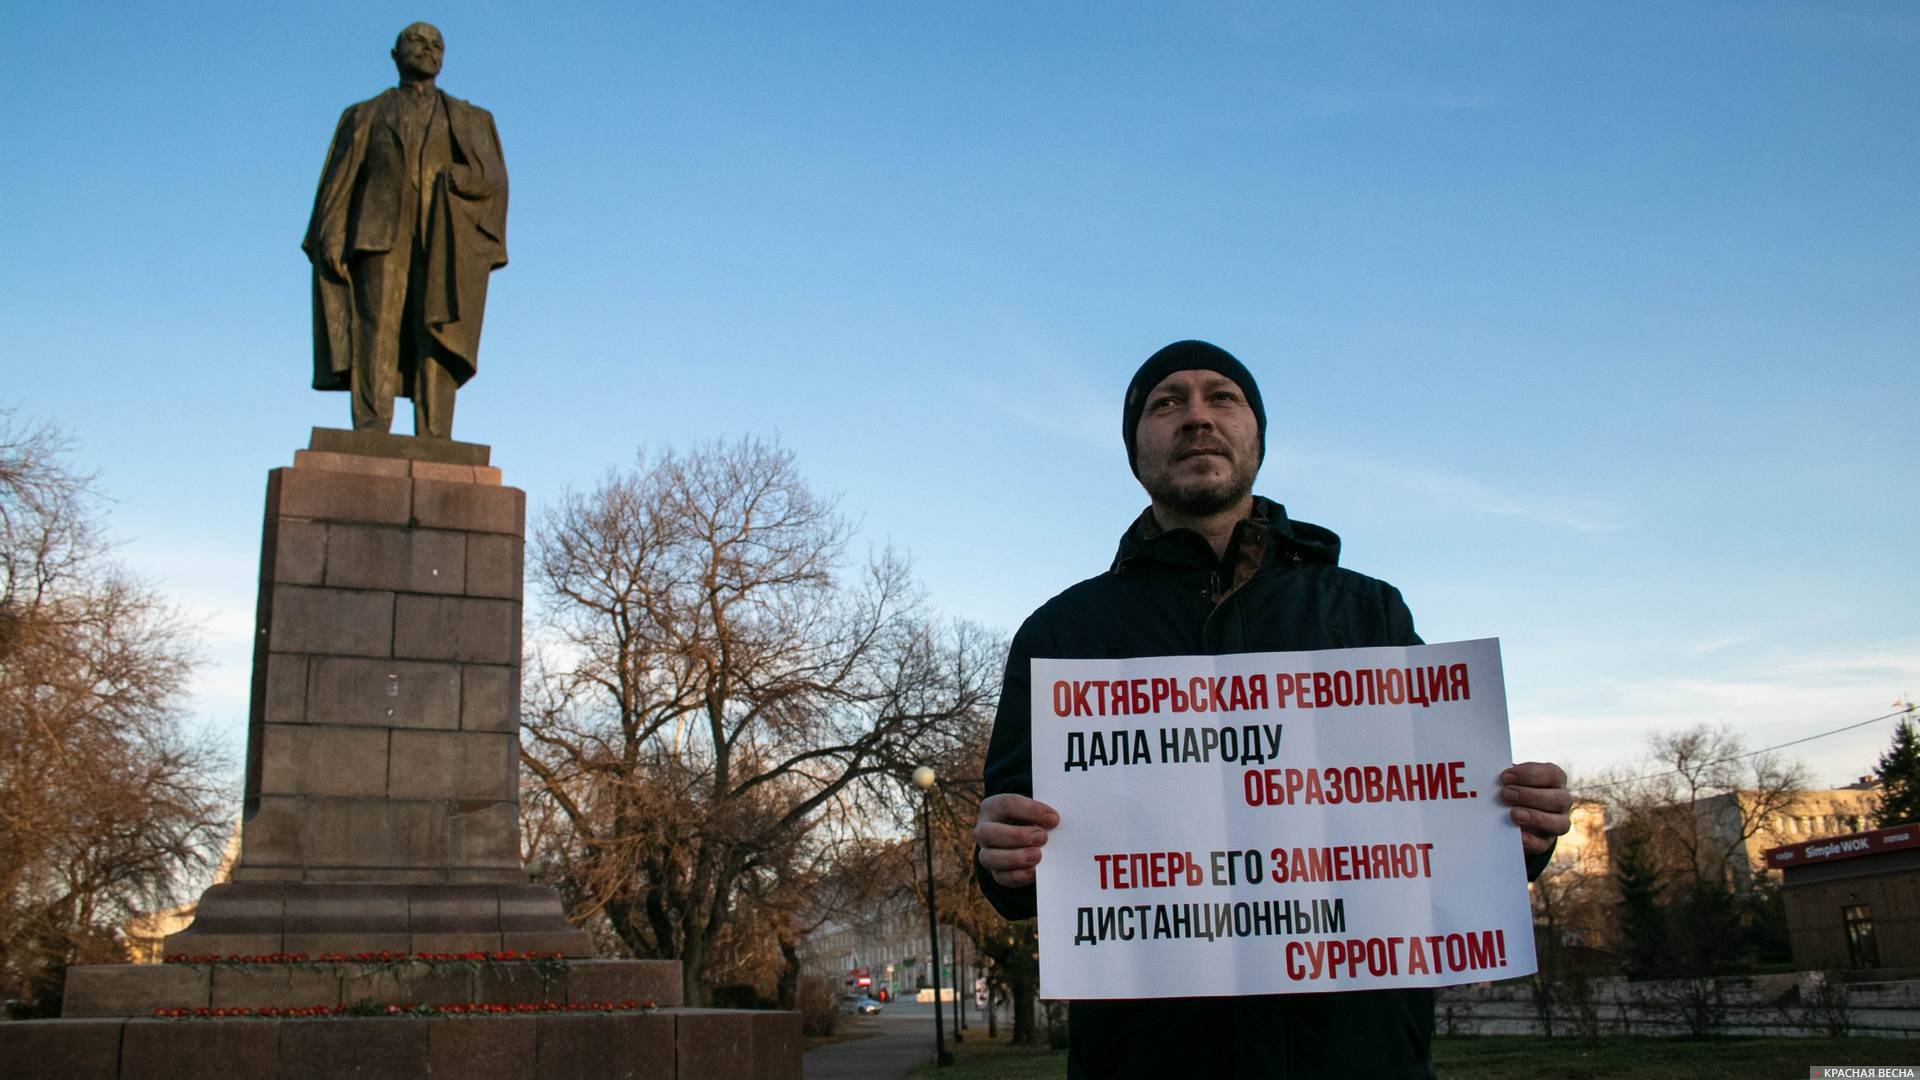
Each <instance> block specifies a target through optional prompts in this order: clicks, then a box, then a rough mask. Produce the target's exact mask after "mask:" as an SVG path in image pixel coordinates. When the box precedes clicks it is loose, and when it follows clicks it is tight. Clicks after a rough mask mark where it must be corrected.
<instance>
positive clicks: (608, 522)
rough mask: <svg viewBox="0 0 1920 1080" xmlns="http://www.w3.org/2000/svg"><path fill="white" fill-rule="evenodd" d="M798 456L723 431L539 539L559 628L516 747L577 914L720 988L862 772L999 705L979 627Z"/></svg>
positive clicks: (546, 603)
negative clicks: (750, 912)
mask: <svg viewBox="0 0 1920 1080" xmlns="http://www.w3.org/2000/svg"><path fill="white" fill-rule="evenodd" d="M851 538H852V531H851V528H850V526H849V525H848V524H847V522H846V521H845V520H844V519H842V518H841V517H840V516H839V515H838V514H837V512H836V511H835V509H834V506H833V504H832V502H831V501H829V500H824V499H821V498H819V497H817V496H815V495H814V494H813V493H812V492H811V491H810V490H809V489H808V487H807V485H806V484H805V482H804V481H803V480H802V479H801V477H800V475H799V473H798V471H797V469H796V467H795V465H794V462H793V457H792V455H791V454H790V453H788V452H786V451H784V450H780V449H778V448H775V447H769V446H767V445H765V444H762V443H759V442H753V441H742V442H739V443H735V444H731V445H710V446H706V447H702V448H700V449H697V450H695V451H693V452H691V453H688V454H685V455H681V454H676V453H671V452H670V453H667V454H665V455H664V456H662V457H660V458H659V459H658V460H657V461H653V462H647V461H646V460H644V459H642V460H641V461H640V462H639V463H638V464H637V465H636V466H635V467H634V468H633V469H631V470H627V471H624V472H615V473H611V474H609V475H608V476H607V477H605V478H604V479H603V480H602V481H601V482H600V483H599V484H598V485H597V486H596V487H594V488H593V489H592V490H591V491H588V492H585V493H574V492H569V493H568V494H566V495H565V496H564V497H563V498H562V500H561V501H560V503H559V505H558V506H556V507H555V508H554V509H553V510H552V511H551V512H550V513H548V514H547V515H546V517H545V519H544V521H543V522H542V523H541V525H540V527H539V528H538V530H537V531H536V535H535V540H534V546H535V550H534V558H533V560H532V561H533V565H534V568H535V571H534V572H535V577H536V581H537V583H538V586H539V588H540V591H541V592H542V594H543V596H542V601H543V602H542V605H541V610H542V612H543V616H544V621H543V624H542V626H543V629H544V634H545V636H546V637H548V638H549V639H551V643H550V645H549V646H547V647H546V648H545V649H544V651H543V652H541V653H540V654H538V655H537V656H536V657H535V659H534V660H533V662H531V663H530V664H529V671H530V673H531V674H532V676H533V678H532V679H531V680H530V682H529V687H530V688H529V691H528V699H527V703H526V705H525V706H524V707H523V709H522V712H523V718H524V731H525V734H526V739H525V743H524V750H523V756H524V759H525V762H526V766H527V769H528V771H529V772H530V773H531V775H532V776H533V778H534V787H535V788H536V792H535V797H536V798H538V799H544V800H549V801H550V802H551V804H552V806H553V807H554V808H555V810H556V812H557V815H558V817H559V818H561V819H564V820H565V821H566V823H567V825H568V834H569V835H568V846H567V849H566V851H565V852H564V853H563V856H562V861H563V863H564V870H563V873H564V876H565V877H566V878H567V879H568V881H569V884H568V886H567V889H568V891H569V892H570V893H571V894H572V895H574V896H576V897H577V898H578V905H577V907H576V915H581V914H586V913H591V912H593V911H598V912H601V913H604V915H605V916H606V918H607V920H608V922H609V924H610V926H611V929H612V931H613V933H614V934H616V935H617V936H618V937H619V939H620V940H621V941H622V942H623V943H624V944H625V946H626V947H627V948H628V949H629V950H630V951H631V952H633V953H634V954H636V955H642V956H659V957H671V958H677V959H679V960H680V961H681V963H682V966H683V972H684V979H685V990H686V995H687V1000H688V1001H690V1002H703V1001H705V1000H707V997H706V995H707V993H708V989H709V984H710V982H711V980H710V979H709V977H708V976H709V972H708V965H709V961H710V949H711V947H712V945H713V943H714V942H715V941H717V940H719V939H720V937H721V936H722V934H723V933H725V932H726V927H727V924H728V921H729V917H730V916H731V915H732V914H733V912H734V911H735V908H736V905H737V904H738V903H739V902H740V901H741V898H742V897H743V896H744V895H747V894H748V892H749V891H750V890H749V886H753V887H754V889H753V890H752V891H755V892H757V894H759V895H770V894H772V893H776V892H778V890H772V889H768V888H767V887H766V881H765V880H764V879H765V877H766V876H767V875H773V876H774V877H775V878H777V877H779V876H780V875H781V874H783V873H785V872H787V871H786V870H784V869H782V868H783V867H791V866H793V865H797V864H799V863H801V862H804V861H806V859H807V858H809V853H808V851H807V850H806V843H805V841H806V838H807V837H808V835H809V834H810V833H811V832H812V830H813V829H815V828H816V827H817V826H818V825H819V824H820V823H821V821H822V820H824V819H825V817H826V816H827V812H828V811H829V810H830V809H831V808H832V807H833V806H834V805H835V800H836V799H839V798H840V797H841V796H842V795H843V794H845V793H847V792H848V788H849V786H850V785H852V784H854V783H855V782H856V781H858V780H859V779H860V778H862V777H865V776H870V775H873V774H876V773H880V772H884V771H886V770H888V769H890V768H893V767H895V765H896V763H898V762H902V761H911V760H915V759H917V758H922V757H925V756H927V755H929V754H931V753H934V752H935V751H936V749H937V747H939V746H940V745H942V744H945V743H947V742H951V741H952V740H953V738H954V732H955V730H956V728H957V727H958V726H959V725H961V724H964V723H966V722H968V721H969V719H970V718H971V717H973V716H975V715H976V713H977V712H978V710H979V709H980V707H981V703H982V702H985V701H988V700H990V698H989V695H990V694H991V692H992V687H993V682H992V679H991V677H990V676H988V675H987V674H985V673H984V672H983V671H981V670H976V669H975V666H974V665H972V663H971V660H972V657H971V654H970V653H969V652H968V650H967V649H966V648H965V647H964V644H965V638H966V634H967V631H965V630H964V628H952V627H941V626H938V625H935V624H933V623H931V622H929V621H928V620H927V619H926V618H924V617H923V616H922V615H921V614H920V611H919V597H918V594H917V591H916V589H915V588H914V586H913V584H912V582H911V579H910V575H909V573H908V568H907V565H906V563H905V562H904V561H903V560H902V559H900V558H898V557H896V556H894V555H893V554H892V553H890V552H883V553H880V554H878V555H875V556H873V557H871V558H869V559H868V560H866V562H865V563H864V565H859V566H853V565H850V564H851V560H850V559H849V558H848V556H847V548H848V546H849V543H850V541H851Z"/></svg>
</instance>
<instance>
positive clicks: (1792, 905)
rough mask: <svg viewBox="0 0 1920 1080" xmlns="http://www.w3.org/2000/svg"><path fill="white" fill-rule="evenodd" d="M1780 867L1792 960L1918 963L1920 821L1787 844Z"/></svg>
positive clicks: (1773, 854) (1774, 859) (1776, 858)
mask: <svg viewBox="0 0 1920 1080" xmlns="http://www.w3.org/2000/svg"><path fill="white" fill-rule="evenodd" d="M1766 859H1767V865H1768V866H1769V867H1771V868H1773V869H1775V870H1778V871H1780V875H1781V898H1782V900H1784V901H1785V903H1786V908H1787V935H1788V938H1789V940H1790V942H1791V943H1792V947H1793V962H1794V966H1795V967H1798V968H1800V969H1802V970H1806V971H1829V970H1855V971H1870V970H1880V969H1888V968H1909V969H1911V968H1920V825H1897V826H1894V827H1893V828H1890V829H1873V830H1871V831H1867V832H1850V833H1843V834H1841V835H1838V836H1824V837H1820V838H1818V839H1813V840H1802V841H1800V842H1798V843H1793V844H1784V845H1782V846H1780V847H1776V848H1773V849H1771V850H1769V851H1768V852H1767V853H1766Z"/></svg>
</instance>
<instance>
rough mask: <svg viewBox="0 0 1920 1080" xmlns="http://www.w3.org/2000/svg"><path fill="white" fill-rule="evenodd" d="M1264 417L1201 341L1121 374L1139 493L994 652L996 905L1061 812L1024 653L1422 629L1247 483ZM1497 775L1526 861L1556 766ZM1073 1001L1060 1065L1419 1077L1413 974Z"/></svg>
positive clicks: (1001, 905)
mask: <svg viewBox="0 0 1920 1080" xmlns="http://www.w3.org/2000/svg"><path fill="white" fill-rule="evenodd" d="M1266 428H1267V417H1266V409H1265V406H1264V405H1263V404H1262V401H1261V398H1260V388H1259V387H1258V386H1257V385H1255V383H1254V380H1253V376H1252V375H1251V374H1249V373H1248V371H1247V369H1246V368H1245V367H1243V366H1242V365H1241V363H1240V362H1239V361H1238V360H1236V359H1234V357H1233V356H1232V355H1230V354H1229V353H1227V352H1226V351H1225V350H1223V349H1220V348H1218V347H1216V346H1213V345H1209V344H1207V343H1205V342H1201V341H1181V342H1176V343H1174V344H1172V345H1169V346H1167V347H1166V348H1164V349H1161V350H1160V351H1159V352H1157V353H1155V354H1154V355H1153V356H1152V357H1150V358H1149V359H1148V360H1147V362H1146V363H1145V364H1143V365H1141V367H1140V370H1139V371H1138V372H1136V373H1135V374H1134V377H1133V382H1132V383H1131V384H1130V385H1129V386H1128V387H1127V396H1126V400H1125V405H1124V408H1123V411H1122V417H1121V435H1122V437H1123V439H1124V440H1125V442H1126V446H1127V454H1128V460H1129V464H1130V465H1131V466H1132V468H1133V471H1134V475H1135V476H1137V477H1138V478H1139V479H1140V483H1141V486H1143V487H1144V488H1146V490H1147V495H1148V497H1149V499H1150V500H1151V505H1150V506H1148V508H1147V510H1146V511H1145V512H1144V513H1142V514H1141V515H1140V517H1139V519H1138V520H1136V521H1135V522H1134V523H1133V525H1132V527H1130V528H1129V529H1128V530H1127V532H1126V535H1125V536H1123V537H1122V538H1121V540H1120V551H1119V555H1118V556H1117V557H1116V558H1115V559H1114V562H1113V566H1112V568H1111V569H1109V570H1108V571H1107V572H1106V573H1105V574H1102V575H1100V576H1099V577H1095V578H1090V579H1088V580H1086V581H1083V582H1081V583H1080V584H1078V585H1075V586H1073V587H1072V588H1070V589H1068V590H1067V591H1066V592H1063V593H1061V594H1060V595H1059V596H1056V597H1054V598H1053V599H1052V600H1049V601H1048V602H1047V603H1046V604H1045V605H1043V606H1042V607H1041V608H1040V610H1038V611H1036V612H1034V613H1033V615H1032V616H1031V617H1029V618H1028V619H1027V621H1026V623H1025V624H1024V625H1023V626H1021V628H1020V631H1019V633H1018V634H1016V635H1015V636H1014V639H1013V648H1012V652H1011V653H1010V655H1009V656H1008V658H1007V671H1006V678H1005V681H1004V683H1003V685H1002V688H1001V692H1000V709H999V713H998V715H997V716H996V718H995V720H994V727H993V739H992V742H991V744H990V745H989V749H988V752H987V765H986V792H987V796H988V797H987V798H986V799H985V800H984V801H983V802H982V803H981V805H980V818H979V822H978V824H977V825H976V826H975V828H974V838H975V840H976V842H977V843H978V847H977V849H976V853H975V859H976V861H977V862H978V863H979V868H978V869H979V873H978V874H976V877H977V878H978V880H979V881H980V887H981V891H982V892H984V893H985V894H986V895H987V898H988V899H989V900H990V901H991V902H992V903H993V905H994V907H995V908H997V909H998V910H999V911H1000V913H1001V914H1002V915H1004V916H1006V917H1007V918H1010V919H1024V918H1031V917H1032V916H1033V914H1034V909H1035V898H1034V889H1033V879H1034V867H1035V866H1036V865H1037V864H1038V863H1039V862H1040V860H1041V856H1042V853H1043V851H1044V848H1045V845H1046V841H1047V831H1048V830H1049V829H1051V828H1053V827H1054V826H1056V825H1058V824H1059V823H1060V814H1059V813H1058V811H1056V810H1055V809H1054V808H1053V807H1050V806H1048V805H1046V804H1044V803H1041V802H1037V801H1035V800H1034V799H1032V798H1030V797H1029V796H1030V795H1031V794H1032V792H1033V762H1032V753H1031V742H1030V730H1031V726H1030V721H1031V718H1030V716H1029V712H1028V710H1029V704H1028V703H1029V700H1030V699H1029V682H1028V679H1029V664H1030V662H1031V661H1032V660H1033V658H1035V657H1044V658H1052V659H1089V658H1109V657H1132V656H1184V655H1199V654H1220V653H1242V652H1269V651H1274V652H1281V651H1295V650H1307V649H1329V648H1346V647H1361V646H1376V645H1417V644H1419V643H1420V638H1419V637H1418V636H1417V635H1415V633H1414V630H1413V616H1412V615H1411V614H1409V613H1408V611H1407V606H1406V604H1405V603H1403V602H1402V601H1401V599H1400V593H1399V592H1398V590H1396V589H1394V588H1393V586H1391V585H1388V584H1386V583H1385V582H1381V581H1376V580H1374V579H1373V578H1369V577H1364V576H1362V575H1360V574H1356V573H1354V572H1352V571H1350V570H1343V569H1340V568H1339V567H1338V566H1337V565H1336V560H1337V558H1338V556H1339V552H1340V540H1339V538H1338V537H1336V536H1335V535H1334V534H1333V533H1331V532H1329V531H1327V530H1326V529H1323V528H1321V527H1319V526H1317V525H1309V524H1306V523H1305V522H1299V521H1289V520H1288V519H1287V515H1286V511H1285V509H1284V508H1282V507H1281V506H1280V505H1279V504H1277V503H1273V502H1269V501H1267V500H1266V499H1261V498H1255V497H1254V495H1253V478H1254V475H1255V473H1257V472H1258V471H1259V467H1260V462H1261V459H1262V458H1263V457H1264V456H1265V453H1266ZM1500 783H1501V784H1502V798H1504V799H1505V801H1506V802H1507V803H1508V804H1509V805H1510V806H1511V807H1513V809H1512V810H1511V811H1510V813H1511V816H1512V820H1513V822H1514V824H1515V825H1517V826H1519V827H1520V843H1521V844H1522V846H1523V847H1524V849H1525V851H1526V853H1527V866H1528V872H1529V874H1537V873H1538V872H1539V871H1540V869H1541V868H1542V867H1544V866H1545V864H1546V860H1547V857H1548V855H1549V854H1550V853H1551V851H1552V849H1553V844H1554V840H1555V838H1557V837H1558V836H1560V835H1561V834H1563V833H1565V832H1566V831H1567V826H1568V822H1567V810H1568V808H1569V807H1570V806H1571V805H1572V800H1571V799H1570V798H1569V797H1568V795H1567V792H1566V790H1565V786H1566V774H1565V773H1564V772H1562V771H1561V770H1560V768H1559V767H1558V766H1555V765H1551V764H1544V763H1540V762H1527V763H1524V764H1517V765H1514V766H1512V767H1511V768H1509V769H1507V770H1505V771H1504V772H1503V773H1502V774H1501V777H1500ZM1167 812H1168V813H1178V812H1179V808H1178V807H1177V806H1173V805H1169V806H1168V807H1167ZM1069 1017H1070V1018H1069V1021H1068V1032H1069V1034H1070V1037H1071V1046H1070V1049H1069V1054H1068V1066H1067V1075H1068V1076H1069V1077H1074V1078H1080V1077H1086V1078H1095V1077H1101V1078H1104V1077H1140V1078H1158V1077H1171V1076H1206V1077H1220V1078H1223V1080H1224V1078H1230V1077H1246V1078H1252V1077H1262V1078H1264V1077H1320V1076H1355V1077H1429V1076H1431V1075H1432V1069H1431V1067H1430V1064H1429V1062H1430V1052H1429V1042H1430V1040H1431V1038H1432V1034H1433V994H1432V992H1431V991H1428V990H1371V991H1359V992H1352V993H1340V994H1293V995H1267V996H1254V997H1241V998H1190V999H1157V1000H1142V1001H1076V1002H1074V1003H1072V1005H1071V1006H1070V1007H1069Z"/></svg>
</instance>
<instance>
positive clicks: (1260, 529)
mask: <svg viewBox="0 0 1920 1080" xmlns="http://www.w3.org/2000/svg"><path fill="white" fill-rule="evenodd" d="M1255 552H1257V553H1258V554H1257V556H1256V558H1255V559H1254V562H1255V565H1254V566H1253V567H1252V569H1255V570H1258V569H1264V568H1266V567H1268V566H1272V565H1275V564H1279V563H1324V564H1326V565H1329V566H1335V565H1338V564H1339V562H1340V537H1339V536H1338V535H1337V534H1335V533H1334V532H1333V530H1331V529H1326V528H1322V527H1321V526H1319V525H1315V524H1312V523H1311V522H1306V521H1294V520H1292V519H1290V518H1288V517H1287V508H1286V507H1284V506H1282V505H1281V504H1279V503H1277V502H1274V501H1273V500H1271V499H1267V498H1262V497H1260V496H1257V495H1256V496H1254V499H1253V512H1252V514H1250V515H1249V516H1248V517H1247V519H1246V520H1245V521H1242V522H1241V523H1240V524H1238V525H1236V526H1234V530H1233V539H1232V541H1231V542H1230V543H1229V544H1228V547H1227V557H1226V558H1225V559H1224V560H1222V559H1216V558H1214V555H1213V547H1212V545H1210V544H1208V543H1207V541H1206V538H1205V537H1203V536H1201V535H1200V534H1199V533H1197V532H1194V531H1193V530H1192V529H1163V528H1161V527H1160V523H1159V522H1158V521H1156V520H1155V519H1154V516H1153V508H1152V507H1151V506H1149V507H1148V508H1147V509H1145V510H1142V511H1141V512H1140V516H1139V517H1137V518H1135V519H1134V520H1133V524H1132V525H1130V526H1128V527H1127V531H1126V533H1125V534H1124V535H1122V536H1121V537H1120V549H1119V551H1118V552H1116V553H1115V555H1114V558H1113V566H1112V569H1113V571H1114V572H1116V573H1124V572H1126V570H1127V569H1128V568H1129V567H1132V566H1138V565H1145V564H1159V565H1162V566H1165V567H1167V568H1170V569H1185V570H1206V571H1215V570H1220V569H1222V568H1223V565H1224V566H1231V565H1232V564H1234V563H1235V562H1237V561H1239V560H1240V558H1241V556H1242V553H1246V554H1249V555H1252V554H1254V553H1255ZM1235 576H1236V577H1239V576H1240V575H1237V574H1236V575H1235Z"/></svg>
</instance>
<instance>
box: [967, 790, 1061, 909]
mask: <svg viewBox="0 0 1920 1080" xmlns="http://www.w3.org/2000/svg"><path fill="white" fill-rule="evenodd" d="M1058 824H1060V815H1059V813H1058V812H1057V811H1055V810H1054V808H1053V807H1051V806H1048V805H1047V804H1046V803H1043V802H1037V801H1035V800H1033V799H1029V798H1027V797H1026V796H1025V795H994V796H990V797H988V798H987V799H985V800H983V801H982V802H981V803H980V820H979V821H978V822H977V823H976V824H975V825H974V827H973V840H974V843H976V844H979V845H980V865H981V867H982V868H983V869H985V870H986V871H987V872H988V873H990V874H992V875H993V880H995V881H997V882H999V883H1000V884H1002V885H1005V886H1007V887H1008V888H1016V889H1017V888H1020V887H1021V886H1024V885H1031V884H1033V868H1034V867H1035V866H1036V865H1038V864H1039V862H1040V849H1041V847H1043V846H1045V844H1046V842H1047V830H1049V829H1051V828H1053V827H1054V826H1056V825H1058Z"/></svg>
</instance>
